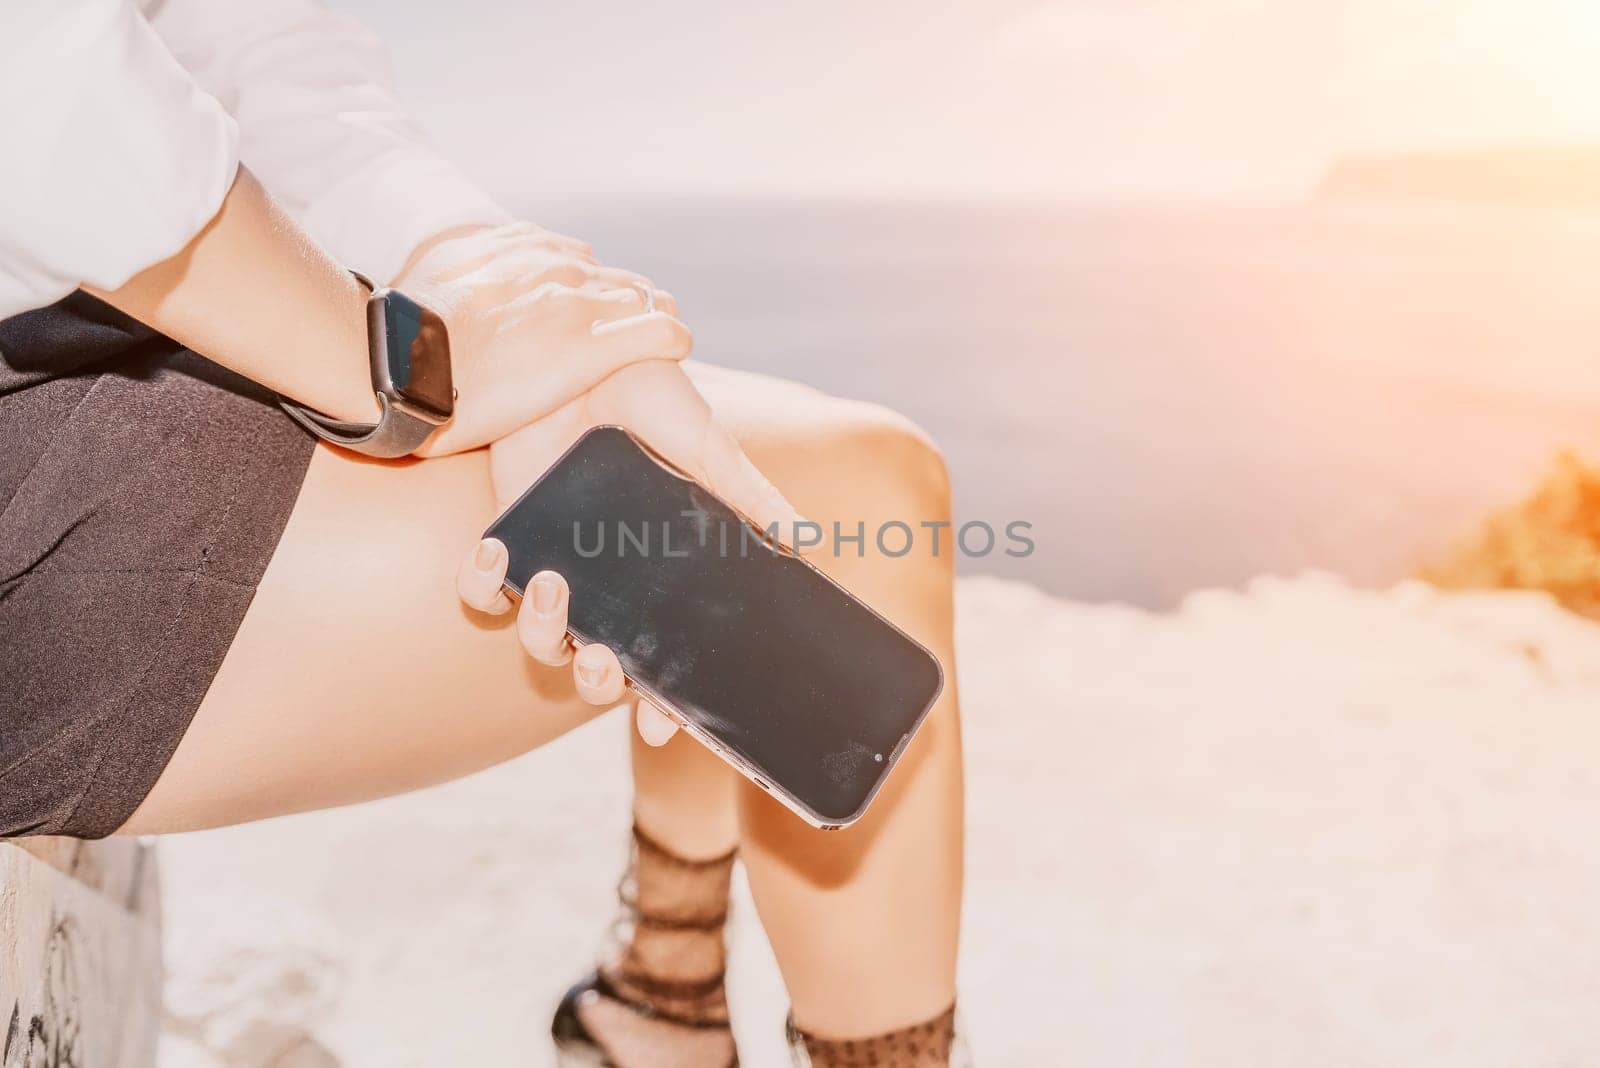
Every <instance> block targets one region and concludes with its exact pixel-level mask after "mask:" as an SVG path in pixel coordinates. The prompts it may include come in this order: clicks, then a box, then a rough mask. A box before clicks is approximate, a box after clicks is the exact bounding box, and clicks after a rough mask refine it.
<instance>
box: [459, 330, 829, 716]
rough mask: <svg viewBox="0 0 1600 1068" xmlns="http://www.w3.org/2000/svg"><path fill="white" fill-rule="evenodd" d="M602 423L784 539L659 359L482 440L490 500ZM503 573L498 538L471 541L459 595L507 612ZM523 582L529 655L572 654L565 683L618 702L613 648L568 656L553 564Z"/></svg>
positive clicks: (747, 470) (788, 512) (619, 676)
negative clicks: (570, 679)
mask: <svg viewBox="0 0 1600 1068" xmlns="http://www.w3.org/2000/svg"><path fill="white" fill-rule="evenodd" d="M603 424H617V425H621V426H624V427H626V428H628V429H629V430H631V431H632V432H633V433H634V434H635V435H636V436H637V437H638V438H639V439H640V440H642V441H643V442H645V444H647V445H649V446H650V447H651V448H653V449H654V450H655V451H656V452H657V453H659V454H660V455H661V456H662V457H663V458H665V459H666V460H667V461H668V462H669V463H671V464H672V465H673V466H675V467H677V468H678V469H679V470H680V471H682V472H683V473H685V474H687V475H689V476H690V477H691V478H693V479H695V481H697V482H699V483H701V484H702V485H705V486H707V487H708V488H710V489H711V490H712V492H714V493H716V494H717V495H718V496H719V497H721V498H722V499H723V500H725V501H727V502H728V503H729V504H731V505H732V506H733V507H734V509H735V510H736V511H738V512H740V513H741V514H743V515H744V516H745V517H746V518H748V519H750V520H752V521H754V522H755V524H756V525H757V526H759V527H760V528H761V529H763V530H768V529H771V528H772V527H773V526H774V525H776V526H777V529H778V532H779V538H780V540H782V541H785V542H792V540H793V537H794V533H793V532H794V524H795V523H796V522H798V521H799V520H800V517H799V515H798V514H797V513H796V512H795V510H794V508H793V506H792V505H790V504H789V502H788V501H786V500H785V499H784V497H783V495H782V494H781V493H779V492H778V490H777V488H776V487H774V486H773V485H772V483H770V482H768V481H767V479H766V478H765V476H763V475H762V474H761V472H760V471H758V470H757V469H756V467H755V465H754V464H752V463H751V462H750V460H749V458H748V457H747V456H745V453H744V450H743V449H742V448H741V447H740V446H739V443H738V441H737V440H735V439H734V437H733V435H732V434H731V433H729V432H728V430H727V428H726V427H724V426H723V425H722V424H721V423H720V422H718V421H717V420H716V418H715V417H714V416H713V414H712V412H711V406H710V405H709V404H707V403H706V400H705V398H704V397H702V396H701V395H700V392H699V391H698V390H697V389H695V387H694V385H693V384H692V383H691V382H690V381H689V376H688V375H687V374H685V373H684V370H683V367H682V366H681V365H679V364H678V363H676V362H671V361H664V360H646V361H642V362H639V363H634V364H629V365H628V366H626V367H624V368H623V369H622V370H620V371H617V372H615V373H613V374H612V375H610V376H609V377H607V378H606V379H605V380H603V381H602V382H600V383H599V384H598V385H596V386H595V387H594V388H593V389H590V390H586V391H585V392H583V393H581V394H579V395H578V396H577V397H575V398H573V399H572V400H571V401H569V402H567V403H566V404H563V405H562V406H560V407H559V408H557V409H556V410H555V411H552V412H551V413H549V414H548V415H546V416H545V417H543V418H542V419H539V420H537V421H535V422H533V423H530V424H529V425H528V426H526V427H524V428H522V429H521V430H519V431H517V432H516V433H515V434H512V435H510V436H509V437H506V438H504V439H502V440H500V441H497V442H495V443H494V444H493V445H492V446H490V450H489V457H490V472H491V475H492V477H493V480H494V491H495V499H496V501H497V502H498V503H499V507H500V508H502V509H504V508H506V507H507V506H509V505H510V504H511V503H512V502H513V501H515V500H516V499H517V498H518V497H520V496H521V495H522V493H523V491H525V490H526V489H527V488H528V487H529V486H530V485H532V484H533V483H534V482H535V481H536V480H537V479H538V478H539V476H540V475H542V474H544V472H545V471H546V470H548V469H549V467H550V465H551V464H553V463H554V462H555V461H556V460H557V459H558V458H559V457H560V456H561V454H562V453H564V452H565V451H566V450H567V448H568V447H570V446H571V445H572V443H573V442H575V441H577V440H578V438H580V437H581V436H582V435H583V434H584V432H585V431H587V430H588V429H590V428H591V427H594V426H599V425H603ZM505 574H506V549H505V546H504V545H501V544H500V543H499V542H498V541H495V540H493V539H489V540H487V541H484V542H481V543H479V545H478V546H477V547H476V549H475V550H474V551H473V552H472V553H470V554H469V555H468V557H467V559H466V560H464V561H463V562H462V564H461V568H460V571H459V572H458V579H457V586H458V589H459V592H460V595H461V599H462V600H463V601H465V602H466V603H467V604H468V605H470V606H471V607H473V608H476V609H478V610H479V611H481V612H488V613H490V614H494V615H498V614H503V613H505V612H507V611H509V610H510V608H511V601H510V599H509V598H508V597H507V596H506V594H505V591H504V590H503V588H502V583H503V582H504V580H505ZM528 589H529V595H528V596H526V597H524V598H523V601H522V607H521V608H520V609H519V611H518V613H517V633H518V635H519V637H520V638H521V639H522V644H523V648H525V649H526V650H527V651H528V655H530V656H532V657H533V658H534V659H536V660H538V661H540V662H541V663H546V664H564V663H566V660H567V658H569V657H570V658H572V659H573V670H574V682H575V683H576V685H577V687H578V692H579V693H580V694H582V695H583V696H584V698H585V699H586V700H589V701H590V702H592V703H594V704H598V705H615V704H618V703H623V698H624V695H625V692H626V689H625V680H624V677H623V673H622V665H621V664H620V662H619V661H618V660H617V657H616V654H615V653H614V652H613V651H612V650H610V649H608V648H606V647H605V646H600V645H587V646H585V647H584V648H583V649H581V650H579V651H578V653H577V655H576V657H573V656H572V648H571V643H570V641H569V639H568V637H567V599H568V590H567V584H566V582H565V580H563V579H562V578H561V576H560V575H557V574H555V573H554V572H548V571H547V572H541V573H540V574H538V575H536V576H535V577H534V579H533V581H532V582H531V583H530V585H529V587H528ZM636 719H637V723H638V729H639V733H640V735H641V736H642V737H643V738H644V740H645V741H647V742H649V743H650V744H652V745H662V744H664V743H665V742H666V741H667V740H668V739H669V738H671V737H672V735H673V733H674V732H675V731H676V730H677V727H676V726H675V725H674V724H673V722H672V721H671V720H670V719H668V718H667V717H666V715H665V714H664V713H662V712H661V711H660V710H659V709H657V708H655V707H654V706H653V705H651V704H650V703H649V702H648V701H644V700H642V699H641V700H639V701H638V705H637V712H636Z"/></svg>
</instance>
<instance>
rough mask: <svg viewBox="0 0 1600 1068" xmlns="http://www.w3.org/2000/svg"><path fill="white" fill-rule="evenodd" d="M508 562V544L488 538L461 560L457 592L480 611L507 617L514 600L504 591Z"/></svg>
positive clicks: (462, 598)
mask: <svg viewBox="0 0 1600 1068" xmlns="http://www.w3.org/2000/svg"><path fill="white" fill-rule="evenodd" d="M508 562H509V557H508V555H507V553H506V547H505V544H504V543H503V542H501V541H500V540H499V539H497V538H484V539H483V540H482V541H480V542H479V543H478V544H477V546H476V547H475V548H474V549H473V550H472V552H470V553H468V554H467V557H466V559H464V560H462V561H461V567H460V569H459V570H458V571H457V572H456V593H457V594H459V595H460V597H461V600H462V601H464V602H465V603H466V604H468V605H470V606H471V607H473V608H476V609H477V610H478V611H480V612H487V613H489V614H490V615H491V616H498V615H503V614H504V613H505V612H506V610H507V609H509V608H510V607H511V598H509V597H507V596H506V592H505V589H504V584H505V580H506V565H507V563H508Z"/></svg>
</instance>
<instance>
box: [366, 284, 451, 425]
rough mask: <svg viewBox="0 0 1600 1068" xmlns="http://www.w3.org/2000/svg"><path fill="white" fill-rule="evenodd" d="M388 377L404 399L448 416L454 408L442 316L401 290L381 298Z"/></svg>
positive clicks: (447, 348)
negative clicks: (382, 300)
mask: <svg viewBox="0 0 1600 1068" xmlns="http://www.w3.org/2000/svg"><path fill="white" fill-rule="evenodd" d="M383 305H384V307H383V316H384V330H385V332H386V334H387V340H388V345H387V350H388V357H389V380H390V381H391V382H393V383H394V388H395V390H396V391H398V392H399V394H400V395H401V396H402V397H404V398H405V399H406V400H408V401H410V402H411V403H412V404H415V405H416V406H417V407H419V408H422V409H424V410H426V411H429V412H432V413H433V414H435V415H437V416H439V417H440V418H441V419H448V418H450V415H451V413H452V412H454V411H455V389H454V385H453V384H452V383H451V381H450V341H449V335H448V334H447V333H446V331H445V326H444V320H443V319H441V318H439V316H438V315H436V314H434V312H432V311H431V310H429V309H428V308H425V307H423V306H422V305H421V304H418V303H417V302H416V301H414V300H412V299H411V298H410V297H408V296H406V295H405V294H404V293H397V292H395V291H394V290H392V289H391V290H390V291H389V292H388V294H387V296H386V297H385V299H384V302H383Z"/></svg>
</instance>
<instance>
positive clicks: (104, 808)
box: [0, 294, 312, 838]
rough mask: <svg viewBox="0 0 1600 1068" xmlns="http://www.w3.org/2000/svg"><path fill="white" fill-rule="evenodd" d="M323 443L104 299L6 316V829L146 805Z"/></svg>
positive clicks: (0, 727)
mask: <svg viewBox="0 0 1600 1068" xmlns="http://www.w3.org/2000/svg"><path fill="white" fill-rule="evenodd" d="M311 450H312V441H311V438H310V437H309V436H308V435H307V434H306V432H305V431H303V430H301V429H300V428H299V427H297V426H296V425H295V424H294V423H293V422H292V421H291V420H290V419H289V418H288V417H287V416H285V415H284V414H283V413H282V412H281V411H280V410H279V409H278V408H277V407H276V405H275V403H274V398H273V397H272V396H271V395H270V394H268V393H266V392H265V391H263V390H261V389H260V388H259V387H257V386H255V385H253V384H252V383H249V382H247V381H245V380H244V379H241V378H239V377H238V376H236V375H233V374H231V373H229V372H226V371H224V370H222V369H221V368H219V367H217V366H216V365H215V364H212V363H210V362H208V361H206V360H203V359H201V358H200V357H198V356H196V355H194V354H193V353H191V352H188V351H186V350H185V349H183V348H182V347H181V346H179V345H178V344H176V343H175V342H173V341H171V340H169V339H167V338H165V337H162V336H160V335H158V334H155V333H153V332H152V331H150V330H148V329H147V328H145V327H143V326H141V325H139V324H138V323H136V322H134V321H133V320H131V319H128V318H127V317H125V316H123V315H121V314H120V313H118V312H116V311H115V310H113V309H112V308H110V307H109V306H107V305H105V304H103V303H101V302H99V301H96V300H94V299H93V298H91V297H87V296H84V295H82V294H78V295H74V296H73V297H70V298H68V299H67V300H65V301H62V302H61V303H59V304H56V305H54V306H52V307H49V308H44V309H41V310H39V311H35V312H28V313H26V314H24V315H20V316H16V317H14V318H11V319H7V320H5V321H4V322H0V837H6V836H16V835H28V834H63V835H73V836H77V837H82V838H95V837H101V836H103V835H107V834H110V833H111V832H113V831H115V830H116V829H117V828H118V827H120V826H122V824H123V823H124V822H126V821H127V819H128V817H129V816H130V815H132V813H133V811H134V809H135V808H137V807H138V805H139V803H140V802H141V801H143V800H144V798H145V796H146V795H147V794H148V793H149V792H150V789H151V788H152V787H153V786H154V785H155V782H156V779H157V778H158V777H159V776H160V775H161V772H162V770H163V769H164V768H165V767H166V765H167V762H168V761H169V760H170V759H171V757H172V754H173V752H174V751H175V750H176V749H177V747H178V743H179V741H181V740H182V738H183V734H184V731H185V730H187V729H188V726H189V722H190V720H191V719H193V717H194V714H195V710H196V709H198V708H199V706H200V702H201V699H202V698H204V696H205V693H206V690H207V688H208V687H209V686H210V684H211V680H212V679H213V678H214V677H215V675H216V673H217V669H218V668H219V667H220V666H221V664H222V658H223V656H224V655H225V654H226V653H227V651H228V646H229V644H230V643H231V642H232V641H233V637H234V634H235V632H236V631H237V630H238V628H239V624H240V622H241V621H243V619H244V614H245V610H246V609H247V608H248V607H249V606H250V601H251V598H252V597H253V596H254V595H255V590H256V585H257V583H258V582H259V581H260V579H261V574H262V572H263V571H264V570H265V569H266V566H267V561H268V560H269V559H270V558H271V556H272V552H273V549H274V548H275V547H276V546H277V544H278V539H279V537H280V536H281V535H282V533H283V528H284V525H285V524H286V523H287V522H288V518H289V513H290V510H291V509H292V508H293V506H294V502H295V499H296V497H297V496H298V495H299V492H300V485H301V482H302V481H303V479H304V477H305V470H306V465H307V463H308V462H309V460H310V457H311Z"/></svg>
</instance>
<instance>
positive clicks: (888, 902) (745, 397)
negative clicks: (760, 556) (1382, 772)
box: [647, 369, 963, 1038]
mask: <svg viewBox="0 0 1600 1068" xmlns="http://www.w3.org/2000/svg"><path fill="white" fill-rule="evenodd" d="M696 384H697V385H699V386H700V387H701V389H702V391H703V392H705V393H706V395H707V396H708V397H709V398H710V400H711V403H712V405H713V407H715V408H716V409H717V413H718V415H719V417H721V418H722V419H723V420H724V422H725V423H726V424H727V425H728V426H729V428H730V429H731V430H733V432H734V433H735V434H736V435H738V437H739V439H740V441H741V443H742V444H743V445H744V447H745V449H746V450H747V451H748V452H749V454H750V457H751V459H753V460H754V461H755V463H756V465H757V466H758V467H760V468H761V469H762V470H763V471H764V472H766V473H767V475H768V476H769V477H770V478H771V479H772V480H773V482H774V483H775V484H776V485H777V486H778V488H779V489H781V490H782V491H783V492H784V493H785V495H787V496H788V497H789V499H790V500H791V501H793V502H794V503H795V505H796V507H798V508H799V509H800V511H801V512H802V513H803V514H805V515H806V516H808V517H809V518H811V519H813V520H815V521H816V522H819V523H821V524H822V525H823V526H824V527H825V528H827V529H828V530H829V531H830V533H831V527H832V523H833V522H834V521H835V520H837V521H838V522H839V523H841V524H842V525H843V526H844V528H845V533H847V534H848V533H853V531H854V529H855V524H856V523H857V522H864V523H865V524H866V530H867V539H866V541H867V544H866V547H865V553H864V555H862V556H861V557H859V558H858V557H857V556H856V555H855V552H856V550H855V547H854V545H847V546H845V547H844V548H843V549H842V551H841V552H840V553H839V555H837V556H835V555H834V553H833V551H832V550H831V547H830V546H829V545H824V546H823V547H822V548H821V549H819V550H816V551H814V552H812V553H809V554H808V556H809V558H810V559H812V560H813V562H815V563H816V564H817V565H818V566H820V567H822V568H823V569H824V570H827V571H829V572H830V573H831V574H832V575H833V576H834V577H835V578H836V579H838V580H839V582H841V583H842V584H843V585H844V586H845V587H846V588H847V589H849V590H851V591H853V592H855V593H857V594H859V595H860V596H861V597H862V598H864V599H865V600H866V601H867V602H869V603H870V604H871V605H872V606H873V607H874V608H876V609H878V610H879V611H880V612H882V613H883V614H884V615H886V616H887V617H889V618H890V619H891V620H893V621H894V622H895V623H897V624H898V625H899V626H901V627H903V628H904V629H905V630H906V631H907V632H909V633H910V634H912V635H913V636H914V637H916V638H917V639H919V640H920V641H922V642H923V643H924V644H925V645H927V646H928V647H929V648H930V649H932V650H933V651H934V652H935V653H936V654H937V655H938V656H939V659H940V661H941V662H942V663H943V664H944V666H945V670H946V676H947V677H946V686H945V690H944V694H943V696H942V697H941V698H940V701H939V704H938V706H937V707H936V708H935V710H934V712H933V714H932V715H931V716H930V717H929V719H928V722H927V723H926V724H925V725H924V727H923V729H922V731H921V732H920V733H919V734H918V736H917V738H916V739H915V740H914V742H913V744H912V746H911V748H910V749H909V750H908V751H907V754H906V756H905V758H904V759H903V761H902V762H901V764H900V766H899V768H897V769H896V771H895V774H894V775H893V776H892V777H891V778H890V780H889V782H888V783H887V784H886V786H885V787H884V790H883V792H882V794H880V795H879V797H878V799H877V800H876V801H875V802H874V803H873V807H872V808H871V810H869V812H868V814H867V815H866V817H865V818H864V819H862V821H861V822H860V823H858V824H856V825H854V826H852V827H850V828H848V829H846V830H843V831H828V832H823V831H816V830H814V829H812V828H811V827H809V826H807V825H806V824H804V823H802V822H801V821H800V820H799V819H797V818H795V816H794V815H793V814H791V813H790V812H788V811H787V810H786V809H784V808H783V807H782V806H781V805H779V804H778V803H777V802H775V801H773V800H772V799H771V798H770V797H769V796H768V795H767V794H765V793H764V792H762V791H761V790H759V789H757V788H756V787H754V786H751V785H749V784H747V783H744V782H743V780H740V785H739V790H740V798H741V803H740V823H741V829H742V836H741V846H740V851H741V854H740V855H741V856H742V858H743V859H744V862H745V865H746V867H747V869H748V872H749V876H750V884H751V889H752V890H753V892H754V894H755V898H756V906H757V909H758V911H759V912H760V915H761V920H762V923H763V925H764V926H765V927H766V930H767V934H768V937H769V938H770V939H771V940H772V944H773V948H774V949H775V950H776V952H777V957H778V963H779V966H780V968H781V969H782V971H783V976H784V980H785V982H786V983H787V985H788V988H789V994H790V998H791V999H792V1003H793V1010H794V1017H795V1020H796V1022H797V1023H798V1024H799V1025H800V1026H801V1027H802V1028H804V1029H805V1030H807V1031H810V1032H813V1033H815V1034H819V1035H823V1036H828V1037H837V1038H851V1037H858V1036H871V1035H880V1034H884V1033H886V1032H889V1031H894V1030H898V1029H900V1028H904V1027H908V1026H910V1025H912V1024H917V1023H920V1022H922V1021H925V1020H929V1019H931V1018H933V1017H936V1016H938V1015H939V1014H940V1013H942V1012H944V1011H945V1010H946V1009H947V1008H949V1006H950V1005H951V1003H952V1002H953V1001H954V999H955V970H956V945H957V937H958V934H959V924H960V912H961V886H962V828H963V793H962V768H961V739H960V725H959V721H958V713H957V696H956V685H955V681H956V680H955V677H954V671H953V669H954V664H955V658H954V643H953V634H952V625H953V612H952V601H951V597H952V592H953V591H952V579H953V563H954V555H955V554H954V552H953V550H952V547H951V532H950V531H949V530H946V531H945V532H944V536H943V538H942V544H941V552H940V555H939V556H938V557H934V556H932V555H931V552H930V551H929V543H928V542H927V541H921V542H920V543H919V547H918V548H917V549H916V550H914V551H913V552H911V553H909V554H907V555H905V556H903V557H898V558H896V557H890V556H886V555H884V554H882V553H880V552H879V551H878V549H877V547H876V545H875V544H874V540H875V539H874V537H873V533H874V532H875V531H876V530H877V527H878V525H879V524H880V523H883V522H887V521H891V520H899V521H901V522H905V523H908V524H910V525H911V527H912V528H913V529H914V530H917V531H918V532H919V535H921V534H925V533H926V532H925V531H922V530H921V528H919V527H918V524H919V523H921V522H923V521H929V522H938V521H947V520H948V519H949V511H950V499H949V487H948V481H947V477H946V474H945V471H944V466H943V464H942V462H941V461H940V459H939V456H938V453H937V452H936V451H935V450H934V448H933V447H932V445H931V444H929V442H928V441H927V439H926V438H925V437H924V436H923V435H922V434H920V433H919V432H918V431H917V430H916V429H915V428H914V427H912V426H910V424H908V423H906V422H905V421H904V420H903V419H900V418H898V417H897V416H894V415H893V414H891V413H888V412H885V411H884V410H882V409H880V408H876V407H873V406H871V405H861V404H853V403H849V402H844V401H836V400H832V399H828V398H824V397H822V396H820V395H818V394H815V393H811V392H810V391H807V390H803V389H801V388H800V387H794V386H787V385H784V384H780V383H774V382H773V381H772V380H770V379H763V378H758V377H756V376H752V375H737V374H732V373H729V372H718V371H713V370H710V369H706V370H703V371H701V372H699V374H698V376H697V380H696ZM647 788H648V785H647Z"/></svg>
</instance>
